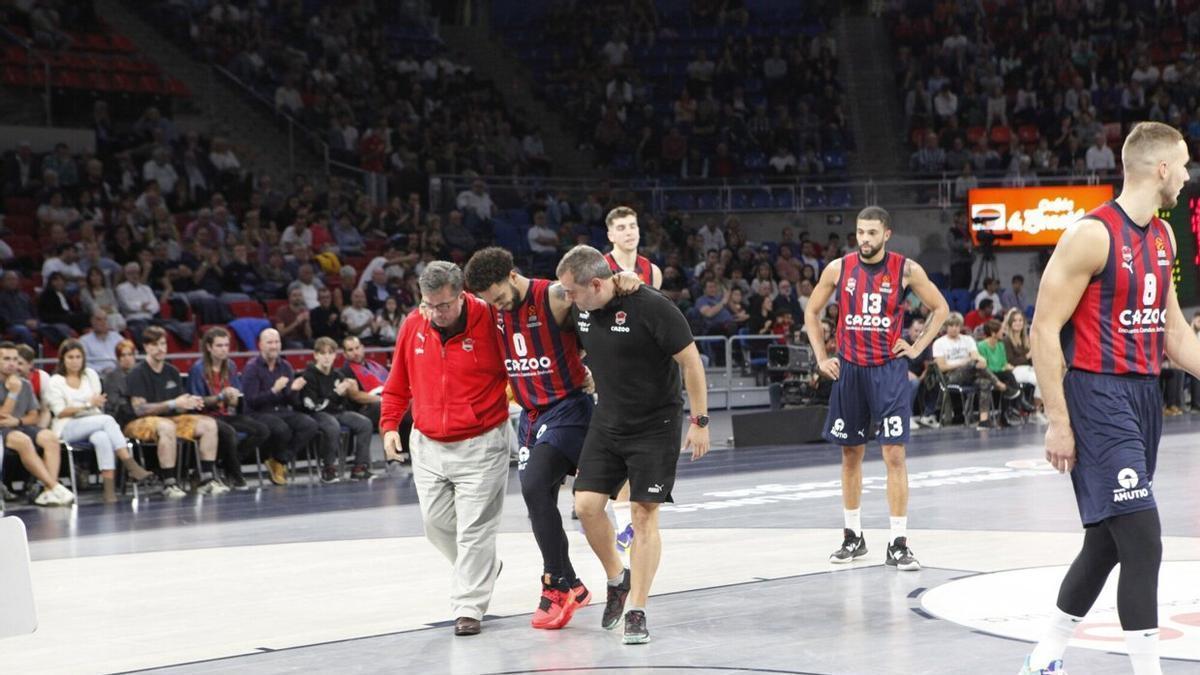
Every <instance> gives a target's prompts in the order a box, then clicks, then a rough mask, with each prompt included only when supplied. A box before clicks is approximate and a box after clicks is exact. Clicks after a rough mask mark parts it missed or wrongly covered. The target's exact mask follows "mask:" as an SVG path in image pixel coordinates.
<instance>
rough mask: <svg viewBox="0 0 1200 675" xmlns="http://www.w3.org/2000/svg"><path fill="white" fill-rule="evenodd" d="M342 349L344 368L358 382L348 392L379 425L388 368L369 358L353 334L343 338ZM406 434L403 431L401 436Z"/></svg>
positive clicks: (359, 408) (373, 421)
mask: <svg viewBox="0 0 1200 675" xmlns="http://www.w3.org/2000/svg"><path fill="white" fill-rule="evenodd" d="M342 351H343V353H344V354H345V356H346V363H345V365H344V366H343V367H342V370H343V371H344V372H345V373H346V375H347V376H348V377H352V378H354V381H355V383H356V384H357V386H356V387H354V388H353V389H352V390H351V391H350V392H349V393H348V396H349V398H350V400H351V401H353V402H354V403H355V404H356V405H357V406H359V407H358V408H357V411H358V412H361V413H362V414H364V415H366V416H367V418H369V419H370V420H371V423H372V424H374V425H376V426H378V425H379V404H380V401H381V399H380V394H381V393H382V392H383V384H384V382H387V376H388V369H387V367H386V366H384V365H383V364H381V363H379V362H378V361H373V360H371V359H368V358H367V353H366V350H365V349H364V348H363V343H362V340H359V339H358V338H356V337H354V336H353V335H348V336H346V337H345V338H343V339H342ZM404 435H405V434H404V433H401V436H404Z"/></svg>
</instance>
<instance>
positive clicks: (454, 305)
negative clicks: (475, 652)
mask: <svg viewBox="0 0 1200 675" xmlns="http://www.w3.org/2000/svg"><path fill="white" fill-rule="evenodd" d="M420 287H421V297H422V298H423V301H422V303H421V309H423V310H425V313H426V314H427V315H428V316H429V318H428V319H426V318H423V317H422V316H421V314H422V312H421V311H420V310H417V311H414V312H413V313H412V314H410V315H409V316H408V318H407V319H406V320H405V321H404V324H403V326H402V327H401V328H400V335H399V336H398V337H397V338H396V351H395V353H394V354H393V356H392V369H391V373H389V375H388V379H387V382H386V383H385V384H384V386H383V401H382V405H381V411H380V421H379V429H380V432H381V433H382V434H383V449H384V453H385V454H386V455H387V458H388V459H396V458H398V456H399V453H400V432H399V431H398V427H399V424H400V419H401V418H402V417H403V416H404V412H405V411H406V410H407V409H408V407H409V404H410V403H411V404H412V410H413V430H412V436H411V444H410V447H411V450H412V467H413V482H414V484H415V485H416V487H417V498H418V500H420V502H421V518H422V520H423V522H424V525H425V537H426V538H427V539H429V542H430V543H431V544H433V545H434V547H436V548H437V549H438V550H439V551H441V552H442V554H443V555H445V556H446V558H447V559H448V560H450V562H451V563H452V564H453V565H454V578H453V583H452V584H451V588H450V604H451V606H452V608H453V610H454V616H455V617H456V619H455V622H454V634H455V635H476V634H478V633H479V630H480V624H479V621H480V619H482V618H483V615H484V612H486V611H487V607H488V603H489V602H490V601H491V598H492V588H493V587H494V586H495V583H496V577H497V576H499V574H500V566H501V565H500V561H499V560H498V559H497V558H496V534H497V532H498V530H499V527H500V511H501V508H502V507H503V505H504V488H505V485H506V484H507V483H508V454H509V448H510V447H511V445H512V437H511V435H510V434H511V433H512V428H511V427H510V426H509V424H508V400H507V397H506V395H505V385H506V384H507V382H508V373H507V371H506V370H505V368H504V356H503V354H502V353H501V351H500V341H499V340H498V339H497V338H496V321H495V318H494V316H493V314H492V311H491V308H490V307H488V305H487V303H485V302H484V301H483V300H480V299H479V298H476V297H475V296H473V295H470V294H468V293H465V292H464V291H463V273H462V270H461V269H459V267H458V266H457V265H455V264H453V263H448V262H442V261H435V262H431V263H429V266H428V267H426V268H425V271H424V272H422V273H421V278H420Z"/></svg>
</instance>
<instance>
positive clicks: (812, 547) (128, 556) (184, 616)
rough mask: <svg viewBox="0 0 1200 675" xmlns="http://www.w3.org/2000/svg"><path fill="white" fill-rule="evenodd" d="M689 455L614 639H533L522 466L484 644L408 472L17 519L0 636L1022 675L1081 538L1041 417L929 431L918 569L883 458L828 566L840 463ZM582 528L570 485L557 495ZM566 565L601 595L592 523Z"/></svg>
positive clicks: (1180, 597)
mask: <svg viewBox="0 0 1200 675" xmlns="http://www.w3.org/2000/svg"><path fill="white" fill-rule="evenodd" d="M714 427H715V433H714V434H713V437H714V439H716V440H717V441H718V443H717V448H716V449H715V450H714V451H713V453H712V454H710V455H709V456H708V457H706V458H705V459H703V460H701V461H700V462H697V463H694V464H693V463H692V462H690V461H689V460H688V458H687V457H683V458H681V463H680V468H679V480H678V483H677V486H676V489H675V498H676V500H677V503H676V504H675V505H672V506H669V507H666V508H664V511H663V513H662V518H661V522H662V527H663V541H664V555H663V562H662V566H661V567H660V570H659V573H658V577H657V579H656V582H655V585H654V591H655V593H654V595H653V596H652V598H651V601H650V603H649V608H648V612H647V616H648V624H649V626H650V630H651V636H652V639H653V641H652V642H651V643H650V644H648V645H644V646H625V645H622V644H621V641H620V635H619V631H616V632H607V631H604V630H602V629H601V628H600V613H601V606H600V605H593V606H591V607H588V608H586V609H584V610H582V611H580V612H579V613H578V614H576V616H575V618H574V620H573V621H572V623H571V624H570V625H569V626H568V627H567V628H566V629H564V630H561V631H537V630H533V629H531V628H530V627H529V619H530V616H531V613H532V611H533V609H534V607H535V605H536V601H537V597H538V592H539V586H538V577H539V574H540V572H541V569H540V557H539V555H538V549H537V547H536V546H535V544H534V541H533V537H532V535H531V533H530V532H529V526H528V523H527V520H526V516H525V506H524V504H523V502H522V501H521V496H520V489H519V486H518V483H517V476H516V473H515V471H514V472H512V474H511V476H510V483H509V488H508V497H507V501H506V505H505V514H504V521H503V526H502V534H501V535H500V541H499V550H500V554H501V557H502V558H503V560H504V563H505V564H504V570H503V573H502V576H501V577H500V579H499V581H498V583H497V586H496V593H495V596H494V599H493V601H492V605H491V608H490V609H489V613H488V616H487V618H486V619H485V621H484V624H483V625H484V630H483V633H482V634H481V635H479V636H475V637H466V638H456V637H454V636H453V635H452V634H451V633H452V631H451V628H450V624H451V622H452V619H453V617H451V616H450V615H449V614H448V612H449V607H448V602H447V595H448V589H449V583H450V570H449V567H448V565H447V564H446V562H445V561H444V559H442V558H441V556H440V555H439V554H437V553H436V552H435V551H434V549H433V548H432V546H430V545H429V544H428V543H427V542H426V541H425V540H424V538H423V536H422V533H421V525H420V516H419V511H418V506H417V501H416V493H415V491H414V489H413V486H412V479H411V474H410V473H409V471H408V470H407V469H405V468H401V469H398V470H395V471H394V473H391V474H388V475H386V476H380V477H379V478H377V479H375V480H373V481H372V482H371V483H370V484H369V485H362V484H351V483H343V484H337V485H332V486H308V485H296V486H292V487H290V488H286V489H283V488H275V487H271V486H268V487H267V488H266V489H264V490H261V491H254V490H252V491H251V492H249V493H232V494H229V495H225V496H222V497H219V498H216V499H213V498H207V499H206V498H197V497H189V498H188V499H184V500H181V501H179V502H165V501H163V500H162V499H161V498H154V499H151V500H146V499H142V500H141V501H139V502H137V503H136V504H132V505H131V504H129V503H124V504H120V505H117V506H113V507H103V506H99V505H97V506H83V507H79V508H77V509H75V510H68V509H60V510H49V509H43V510H31V509H22V510H19V511H15V512H10V515H12V514H14V513H15V514H16V515H19V517H21V518H22V519H23V520H24V521H25V523H26V525H27V527H28V530H29V537H30V548H31V554H32V557H33V560H34V564H33V582H34V591H35V597H36V601H37V606H38V610H39V620H40V627H39V629H38V631H37V632H36V633H34V634H32V635H27V636H22V637H15V638H8V639H5V640H3V641H0V653H2V654H3V662H4V670H5V671H6V672H22V673H36V672H49V671H55V672H72V673H102V672H121V671H145V672H164V673H218V672H219V673H231V672H233V673H241V672H245V673H249V672H254V673H282V672H301V671H303V672H361V673H371V672H391V673H400V672H403V673H479V674H483V673H488V674H499V673H514V674H515V673H602V672H618V673H620V672H628V673H643V672H644V673H676V672H677V673H689V674H709V673H714V674H715V673H822V674H825V673H854V674H864V675H865V674H875V673H878V674H881V675H882V674H885V673H888V674H891V673H931V674H932V673H945V674H947V675H949V674H951V673H955V674H957V673H1015V672H1016V671H1017V670H1018V669H1019V667H1020V664H1021V661H1022V659H1023V658H1024V656H1025V654H1026V653H1027V652H1028V651H1029V649H1030V646H1031V643H1032V641H1033V640H1035V639H1036V638H1037V637H1038V636H1039V635H1040V632H1041V623H1042V620H1043V617H1044V616H1045V615H1046V613H1047V612H1048V611H1049V610H1050V609H1051V608H1052V603H1053V600H1054V597H1055V593H1056V589H1057V586H1058V583H1059V581H1060V580H1061V577H1062V574H1063V573H1064V572H1065V569H1066V565H1067V564H1069V563H1070V561H1071V559H1072V557H1073V555H1074V553H1075V552H1076V550H1077V548H1078V546H1079V544H1080V541H1081V534H1080V528H1079V521H1078V517H1077V512H1076V507H1075V502H1074V499H1073V498H1072V495H1071V490H1070V485H1069V482H1068V480H1067V478H1065V477H1063V476H1060V475H1058V474H1056V473H1055V472H1054V471H1053V470H1051V469H1050V468H1049V466H1048V465H1047V464H1045V463H1044V461H1043V460H1042V451H1041V433H1040V431H1039V429H1038V428H1037V427H1034V426H1027V427H1022V428H1017V429H1010V430H1002V431H990V432H986V433H982V434H980V433H977V432H975V431H973V430H957V429H949V430H939V431H921V432H917V433H916V434H915V435H914V438H913V441H912V444H911V446H910V452H909V472H910V478H909V480H910V485H911V488H912V495H911V500H910V508H909V511H910V514H909V517H910V521H909V522H910V525H911V527H910V539H911V541H912V546H913V549H914V551H915V552H916V554H917V556H918V558H919V559H920V560H921V562H922V564H923V565H924V569H922V570H921V571H919V572H915V573H912V572H897V571H896V570H894V569H892V568H887V567H885V566H884V565H883V553H884V550H885V548H886V544H885V540H886V537H887V532H886V529H887V513H886V502H885V499H884V487H885V476H884V467H883V464H882V462H881V461H880V460H879V453H878V449H877V448H875V449H873V450H872V451H870V452H869V453H868V462H867V465H866V468H865V479H864V497H863V518H864V527H865V528H866V538H867V544H868V547H869V548H870V553H869V554H868V555H867V556H866V557H865V558H864V559H863V560H862V561H860V562H858V563H855V564H852V565H850V566H847V567H834V566H832V565H830V564H829V563H828V562H827V558H828V555H829V553H830V552H831V551H833V550H834V549H835V548H836V547H837V545H838V544H839V543H840V541H841V526H842V513H841V505H840V504H841V502H840V488H839V482H838V476H839V463H840V453H839V452H838V450H837V449H835V448H832V447H830V446H826V445H805V446H793V447H777V448H762V449H742V450H733V449H725V448H722V447H721V445H720V441H721V440H723V438H724V437H725V436H726V435H728V432H727V430H728V428H729V418H728V413H722V414H721V417H720V418H718V419H716V420H715V422H714ZM1197 431H1200V419H1198V418H1195V417H1191V416H1185V417H1182V418H1177V419H1169V420H1167V422H1166V428H1165V433H1164V438H1163V442H1162V448H1161V454H1160V462H1159V467H1160V469H1159V475H1158V476H1157V477H1156V478H1157V480H1156V481H1155V492H1156V494H1157V497H1158V501H1159V505H1160V509H1161V513H1162V519H1163V532H1164V551H1165V561H1164V563H1163V568H1162V580H1161V584H1160V599H1159V607H1160V609H1159V616H1160V623H1161V625H1162V638H1161V639H1162V642H1161V653H1162V656H1163V671H1164V672H1166V673H1195V672H1198V671H1200V584H1198V583H1197V582H1196V580H1197V579H1200V518H1198V516H1200V496H1198V495H1197V493H1196V491H1195V486H1194V482H1193V481H1191V480H1190V479H1189V478H1188V477H1189V476H1195V475H1198V472H1200V457H1197V456H1196V453H1195V444H1194V440H1193V439H1194V436H1193V434H1194V433H1195V432H1197ZM560 507H561V510H562V512H563V514H564V517H569V513H570V500H569V494H568V493H567V492H566V491H564V492H563V494H562V495H561V497H560ZM566 522H567V523H568V527H569V528H570V530H571V541H572V556H573V560H574V562H575V565H576V568H577V569H578V570H579V572H580V575H581V577H582V579H583V580H584V582H585V583H587V584H588V585H589V587H590V588H591V589H592V590H593V591H594V592H598V595H599V596H600V597H601V598H602V597H603V584H604V579H603V572H602V570H601V568H600V565H599V563H597V562H596V560H595V558H594V557H593V556H592V553H591V551H590V550H589V549H588V548H587V544H586V542H585V541H584V538H583V536H582V534H581V533H580V532H579V530H578V523H577V522H576V521H570V520H567V521H566ZM1124 648H1125V646H1124V641H1123V640H1122V639H1121V632H1120V627H1119V624H1118V623H1117V619H1116V611H1115V575H1114V577H1113V583H1112V584H1110V586H1109V588H1107V589H1106V590H1105V594H1104V595H1102V596H1101V599H1100V600H1099V601H1098V603H1097V605H1096V609H1095V610H1094V611H1093V612H1092V614H1091V615H1089V617H1088V619H1087V622H1086V623H1085V624H1084V625H1083V626H1082V627H1081V629H1080V631H1079V633H1078V634H1077V636H1076V639H1075V641H1074V642H1073V644H1072V649H1071V650H1069V651H1068V654H1067V659H1066V664H1067V668H1068V670H1069V671H1070V672H1078V673H1087V674H1089V675H1104V674H1110V673H1111V674H1114V675H1115V674H1117V673H1126V672H1128V668H1129V662H1128V659H1127V657H1126V656H1124Z"/></svg>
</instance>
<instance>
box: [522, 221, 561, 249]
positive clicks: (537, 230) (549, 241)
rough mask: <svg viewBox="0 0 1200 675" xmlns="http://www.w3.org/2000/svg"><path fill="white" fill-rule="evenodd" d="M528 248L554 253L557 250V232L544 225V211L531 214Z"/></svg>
mask: <svg viewBox="0 0 1200 675" xmlns="http://www.w3.org/2000/svg"><path fill="white" fill-rule="evenodd" d="M527 236H528V237H529V248H530V249H531V250H532V251H533V252H534V253H547V254H554V253H557V252H558V233H556V232H555V231H554V230H552V229H550V228H549V227H548V226H547V225H546V212H545V211H538V212H537V213H535V214H534V215H533V226H532V227H530V228H529V234H528V235H527Z"/></svg>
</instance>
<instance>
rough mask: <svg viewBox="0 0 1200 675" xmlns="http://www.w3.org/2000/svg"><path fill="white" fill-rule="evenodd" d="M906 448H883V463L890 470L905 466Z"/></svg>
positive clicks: (897, 446)
mask: <svg viewBox="0 0 1200 675" xmlns="http://www.w3.org/2000/svg"><path fill="white" fill-rule="evenodd" d="M904 457H905V455H904V446H903V445H885V446H883V463H884V464H886V465H887V467H888V468H889V469H899V468H902V467H903V466H904Z"/></svg>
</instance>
